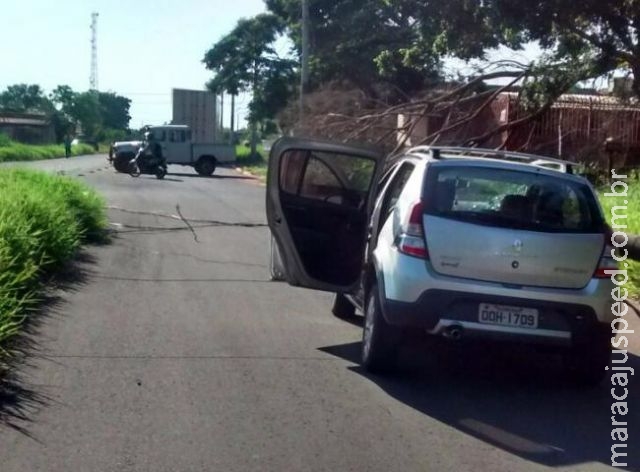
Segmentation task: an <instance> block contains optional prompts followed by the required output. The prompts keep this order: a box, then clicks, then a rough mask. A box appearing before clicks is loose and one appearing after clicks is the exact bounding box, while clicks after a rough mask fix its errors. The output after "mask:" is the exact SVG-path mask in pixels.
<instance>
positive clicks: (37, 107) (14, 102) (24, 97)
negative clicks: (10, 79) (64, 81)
mask: <svg viewBox="0 0 640 472" xmlns="http://www.w3.org/2000/svg"><path fill="white" fill-rule="evenodd" d="M0 108H1V109H3V110H6V111H12V112H17V113H28V112H35V113H47V112H50V111H51V108H52V106H51V102H50V101H49V100H48V99H47V97H46V96H45V94H44V91H43V90H42V89H41V88H40V86H39V85H27V84H17V85H10V86H9V87H7V89H6V90H5V91H4V92H2V93H0Z"/></svg>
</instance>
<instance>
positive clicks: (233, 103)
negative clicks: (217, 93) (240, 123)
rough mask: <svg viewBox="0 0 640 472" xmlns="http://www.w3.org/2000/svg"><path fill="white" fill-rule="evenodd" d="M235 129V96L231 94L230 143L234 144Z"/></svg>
mask: <svg viewBox="0 0 640 472" xmlns="http://www.w3.org/2000/svg"><path fill="white" fill-rule="evenodd" d="M235 131H236V96H235V94H233V93H232V94H231V133H230V136H231V138H230V139H231V143H230V144H235Z"/></svg>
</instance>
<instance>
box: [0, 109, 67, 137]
mask: <svg viewBox="0 0 640 472" xmlns="http://www.w3.org/2000/svg"><path fill="white" fill-rule="evenodd" d="M0 133H3V134H6V135H7V136H9V137H10V138H11V139H13V140H14V141H18V142H22V143H26V144H48V143H52V142H55V140H56V135H55V129H54V127H53V124H52V123H51V122H50V121H49V119H48V117H47V116H46V115H42V114H33V113H13V112H0Z"/></svg>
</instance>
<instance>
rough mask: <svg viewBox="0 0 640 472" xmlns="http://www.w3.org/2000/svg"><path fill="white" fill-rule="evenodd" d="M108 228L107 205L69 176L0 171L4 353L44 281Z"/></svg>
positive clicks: (0, 308)
mask: <svg viewBox="0 0 640 472" xmlns="http://www.w3.org/2000/svg"><path fill="white" fill-rule="evenodd" d="M105 225H106V216H105V211H104V202H103V201H102V199H101V198H100V197H99V196H98V195H97V194H96V193H95V192H94V191H93V190H91V189H90V188H89V187H87V186H85V185H83V184H82V183H80V182H78V181H75V180H72V179H70V178H67V177H62V176H55V175H49V174H45V173H42V172H36V171H30V170H24V169H4V170H0V349H2V346H3V345H4V343H5V342H6V340H7V339H9V338H10V337H11V336H13V335H15V334H16V333H17V331H18V329H19V327H20V325H21V324H22V322H23V321H24V319H25V317H26V316H27V315H28V313H29V312H30V310H32V309H33V308H34V306H35V303H36V302H37V295H38V293H39V292H40V290H41V288H42V285H41V284H42V276H43V275H45V274H48V273H51V272H52V271H54V270H56V269H57V268H60V267H61V266H62V265H63V264H65V263H66V262H68V261H69V260H70V259H71V258H72V257H73V256H74V254H75V253H76V251H77V250H78V248H79V247H80V245H81V244H82V243H83V242H86V241H91V240H97V239H98V238H99V237H101V235H102V234H103V230H104V228H105Z"/></svg>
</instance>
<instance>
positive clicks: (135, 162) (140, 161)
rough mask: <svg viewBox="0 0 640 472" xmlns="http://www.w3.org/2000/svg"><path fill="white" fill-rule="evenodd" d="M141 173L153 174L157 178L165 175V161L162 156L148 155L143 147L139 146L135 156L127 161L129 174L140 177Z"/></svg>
mask: <svg viewBox="0 0 640 472" xmlns="http://www.w3.org/2000/svg"><path fill="white" fill-rule="evenodd" d="M141 174H150V175H155V176H156V178H158V179H159V180H161V179H164V177H165V175H167V161H166V160H165V159H163V158H158V157H155V156H148V155H146V154H145V152H144V149H143V148H140V149H139V150H138V153H137V154H136V157H134V158H133V159H131V161H129V175H130V176H131V177H140V175H141Z"/></svg>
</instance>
